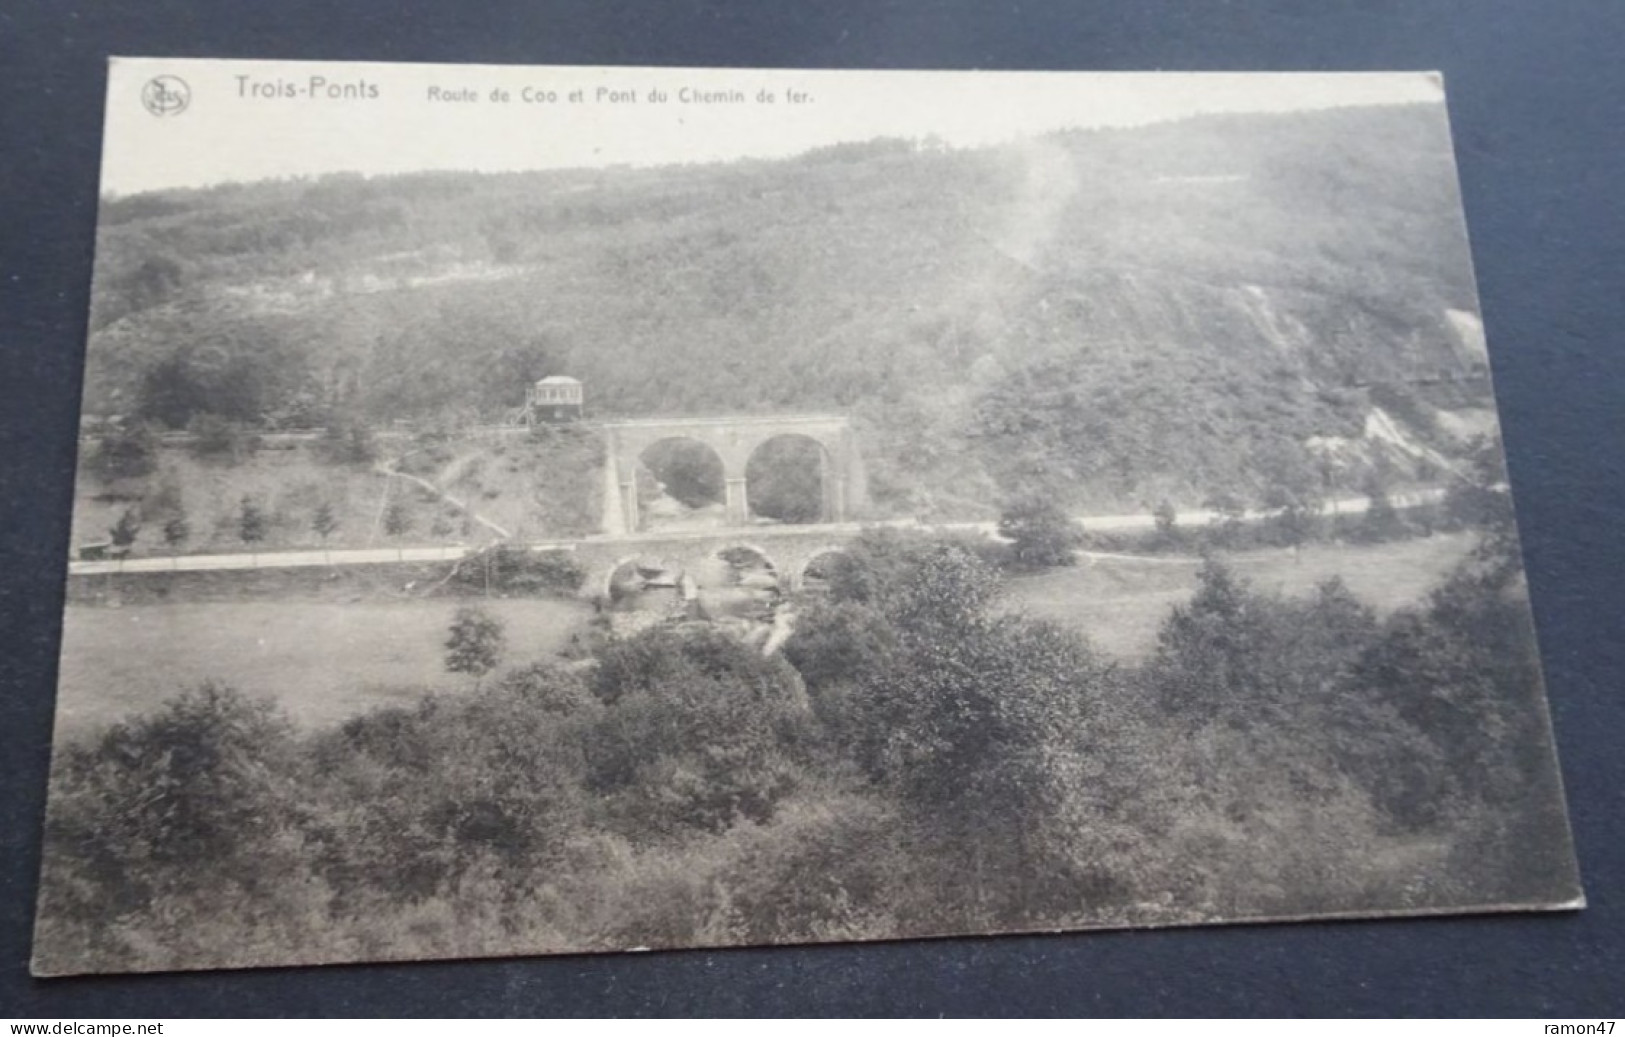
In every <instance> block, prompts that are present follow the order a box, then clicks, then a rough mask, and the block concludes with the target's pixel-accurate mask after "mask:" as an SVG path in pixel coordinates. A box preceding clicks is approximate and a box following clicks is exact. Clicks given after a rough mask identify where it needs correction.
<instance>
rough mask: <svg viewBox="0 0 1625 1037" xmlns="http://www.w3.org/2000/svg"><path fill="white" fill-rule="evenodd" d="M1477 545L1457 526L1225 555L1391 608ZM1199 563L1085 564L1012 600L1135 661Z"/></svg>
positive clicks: (1253, 574)
mask: <svg viewBox="0 0 1625 1037" xmlns="http://www.w3.org/2000/svg"><path fill="white" fill-rule="evenodd" d="M1475 542H1476V538H1475V537H1474V536H1472V535H1471V534H1466V533H1461V534H1452V535H1448V536H1445V535H1441V536H1432V537H1423V538H1418V539H1415V540H1401V541H1395V542H1393V543H1388V544H1374V545H1370V546H1351V545H1333V544H1324V545H1322V544H1317V545H1312V546H1308V547H1305V548H1304V549H1303V552H1302V554H1301V555H1300V556H1298V557H1296V558H1294V557H1293V554H1292V552H1291V551H1283V550H1270V551H1249V552H1245V553H1239V554H1233V555H1228V556H1226V557H1225V561H1226V562H1228V563H1229V564H1230V565H1231V566H1233V567H1234V568H1235V571H1236V572H1237V573H1239V574H1240V575H1241V576H1243V577H1245V578H1246V579H1248V580H1250V581H1251V582H1252V584H1253V586H1254V587H1256V588H1257V589H1259V590H1265V591H1275V592H1279V593H1282V594H1287V595H1302V594H1308V593H1311V592H1312V591H1313V590H1314V589H1315V587H1316V585H1318V584H1320V583H1321V582H1323V581H1325V580H1329V579H1331V578H1332V577H1333V576H1341V577H1342V578H1343V582H1345V583H1347V584H1348V585H1349V589H1350V590H1352V591H1353V592H1354V594H1355V596H1356V597H1358V598H1359V599H1360V600H1361V601H1364V602H1365V603H1366V604H1368V605H1370V606H1372V607H1373V608H1375V609H1377V610H1378V611H1379V612H1382V613H1387V612H1390V611H1392V610H1394V609H1397V608H1400V607H1402V606H1405V605H1410V604H1413V603H1415V602H1417V601H1419V600H1421V598H1422V597H1423V595H1425V594H1426V593H1427V592H1428V591H1429V590H1431V589H1433V588H1434V587H1435V586H1437V585H1438V583H1439V581H1440V580H1441V579H1443V578H1444V576H1445V574H1446V573H1447V572H1449V571H1450V569H1451V568H1452V567H1453V566H1455V565H1456V563H1457V562H1459V561H1461V560H1462V559H1463V558H1464V557H1466V555H1467V553H1468V552H1469V551H1470V550H1472V546H1473V544H1474V543H1475ZM1198 565H1199V563H1198V562H1197V561H1196V560H1194V559H1191V560H1184V559H1174V558H1158V559H1148V560H1144V561H1137V560H1127V559H1100V560H1096V561H1093V562H1090V561H1080V562H1079V563H1078V565H1077V567H1076V568H1070V569H1052V570H1049V571H1048V572H1043V573H1039V574H1037V575H1033V576H1023V577H1019V578H1017V579H1015V580H1012V581H1011V583H1010V588H1009V591H1008V593H1007V600H1008V603H1009V604H1010V606H1011V607H1014V608H1020V609H1023V610H1024V611H1026V612H1027V613H1028V614H1030V615H1033V616H1037V617H1041V618H1044V619H1051V620H1054V621H1056V622H1059V623H1064V624H1066V625H1067V626H1070V627H1073V628H1075V629H1077V630H1081V631H1083V632H1084V633H1085V634H1087V635H1089V637H1090V639H1091V640H1093V641H1094V643H1095V645H1096V646H1097V647H1099V648H1100V649H1101V650H1103V651H1105V652H1108V653H1110V654H1112V655H1116V656H1119V657H1121V658H1124V659H1138V658H1140V657H1142V656H1144V655H1145V653H1147V652H1149V651H1150V650H1151V648H1152V647H1153V646H1154V645H1155V644H1156V640H1157V629H1158V628H1159V627H1160V626H1161V625H1162V621H1163V619H1164V618H1165V617H1166V616H1167V615H1168V610H1169V609H1171V608H1173V607H1174V606H1175V605H1177V604H1180V603H1181V602H1184V601H1186V600H1188V599H1189V597H1190V595H1191V591H1193V590H1194V589H1195V587H1196V570H1197V567H1198Z"/></svg>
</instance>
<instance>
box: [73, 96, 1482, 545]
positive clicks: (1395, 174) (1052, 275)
mask: <svg viewBox="0 0 1625 1037" xmlns="http://www.w3.org/2000/svg"><path fill="white" fill-rule="evenodd" d="M1451 311H1458V314H1457V318H1456V320H1455V321H1454V322H1453V319H1452V317H1451V315H1450V314H1451ZM1474 311H1476V303H1475V298H1474V293H1473V287H1472V284H1471V279H1470V266H1469V261H1468V252H1467V245H1466V238H1465V232H1464V229H1463V227H1462V224H1461V222H1460V217H1459V201H1458V198H1457V195H1456V187H1455V173H1454V168H1453V164H1452V160H1451V154H1450V149H1449V141H1448V135H1447V132H1446V128H1445V124H1444V113H1443V110H1442V108H1436V107H1433V106H1394V107H1381V108H1367V109H1343V110H1331V111H1322V112H1309V113H1295V114H1289V115H1279V114H1271V115H1234V116H1209V117H1202V118H1198V119H1192V120H1187V121H1182V122H1179V123H1171V124H1165V125H1157V126H1149V127H1143V128H1136V129H1111V130H1090V131H1075V132H1068V133H1061V134H1055V135H1050V136H1046V137H1043V138H1038V139H1034V140H1027V141H1021V142H1016V143H1012V144H1009V145H1006V146H1002V147H995V148H984V149H974V150H953V149H947V148H943V147H940V146H937V145H936V144H934V143H921V142H910V141H894V140H881V141H872V142H867V143H855V144H844V145H838V146H834V147H829V148H825V149H820V150H817V151H814V152H810V153H808V154H805V155H802V156H799V157H797V158H793V159H788V160H781V161H743V162H736V163H731V164H726V165H705V166H682V167H664V168H657V169H626V168H616V169H600V170H572V171H556V172H538V173H526V174H512V175H477V174H438V173H437V174H421V175H414V176H405V177H388V178H374V179H365V178H361V177H355V176H333V177H325V178H322V179H319V180H313V181H311V180H301V181H285V182H264V183H256V184H249V185H227V186H222V187H217V188H213V189H208V190H202V191H175V192H163V193H157V194H145V195H137V196H131V197H124V198H112V199H108V200H107V201H106V202H105V204H104V207H103V214H102V226H101V230H100V240H99V247H98V265H97V283H96V292H95V306H94V313H93V319H92V326H93V327H92V337H91V348H90V357H89V364H88V372H87V389H86V412H87V414H91V415H97V416H108V415H115V414H116V415H124V416H127V417H137V418H141V419H145V420H150V421H153V422H156V423H158V424H161V425H165V426H169V427H182V426H185V425H186V424H187V423H188V422H190V421H192V420H193V419H194V418H195V417H196V416H197V415H199V414H202V413H213V414H217V415H220V416H223V417H226V418H229V419H232V420H237V421H242V422H247V423H251V424H256V425H266V426H308V425H318V424H322V423H324V422H326V421H327V420H328V419H329V417H330V416H331V415H332V414H334V413H335V412H343V413H345V414H350V415H357V414H358V415H361V416H363V417H365V418H366V419H368V420H371V421H374V422H384V421H390V420H395V419H411V420H414V421H418V422H436V421H453V422H456V421H468V420H487V421H489V420H500V419H501V418H502V417H503V416H504V414H505V413H507V412H508V411H510V410H511V409H512V408H513V407H515V406H517V405H518V404H519V403H520V402H522V396H523V386H524V384H525V383H526V382H527V381H529V380H532V379H534V378H536V377H539V376H541V375H543V374H547V373H569V374H572V375H574V376H576V377H578V378H581V379H582V380H583V381H584V382H585V383H586V385H587V399H588V406H589V410H590V412H591V414H592V415H593V416H595V417H610V416H644V415H651V414H701V413H735V412H751V411H773V410H779V411H806V410H824V409H831V410H840V411H844V412H848V413H850V414H852V415H853V416H854V418H855V419H856V421H857V423H858V427H859V429H860V435H861V437H862V444H861V445H862V449H863V451H864V453H865V456H866V460H867V463H868V466H869V474H870V482H871V494H872V496H873V497H874V499H875V501H876V502H877V505H878V506H879V507H880V508H881V509H883V510H886V511H889V512H893V513H899V512H913V513H918V514H924V515H948V514H955V515H970V514H977V515H985V514H988V513H990V511H991V509H993V508H994V507H995V506H996V502H997V501H998V500H999V499H1001V498H1003V497H1006V496H1008V495H1009V494H1011V493H1012V492H1015V491H1017V490H1032V489H1042V490H1044V491H1046V492H1049V493H1052V494H1054V495H1056V496H1058V497H1060V498H1062V499H1064V500H1066V501H1068V502H1070V503H1073V504H1078V505H1083V506H1088V505H1097V506H1098V505H1106V504H1122V503H1139V502H1142V501H1144V500H1146V499H1156V498H1158V497H1162V496H1169V497H1172V498H1174V499H1176V500H1189V501H1196V500H1199V499H1201V498H1202V497H1204V496H1207V495H1210V494H1212V493H1214V492H1216V491H1218V490H1221V489H1223V490H1237V489H1238V488H1239V489H1241V490H1247V489H1258V488H1261V487H1262V486H1263V485H1264V484H1265V483H1267V482H1269V481H1271V479H1273V478H1274V477H1275V476H1274V475H1273V474H1272V472H1273V471H1274V470H1276V469H1279V468H1280V467H1282V466H1283V465H1285V466H1287V467H1294V466H1295V467H1299V468H1303V467H1307V466H1309V465H1310V464H1311V463H1312V461H1313V459H1312V458H1311V457H1310V456H1309V455H1308V453H1307V452H1306V448H1305V443H1306V441H1308V440H1310V439H1311V437H1340V438H1342V439H1347V440H1358V439H1359V438H1360V437H1361V436H1362V435H1363V434H1364V432H1363V430H1364V429H1365V426H1366V423H1367V419H1368V417H1369V415H1370V414H1371V412H1372V408H1373V405H1374V402H1373V399H1372V398H1371V397H1372V387H1375V390H1376V392H1378V393H1387V394H1389V395H1390V396H1392V395H1393V394H1394V393H1396V392H1398V393H1399V394H1400V395H1401V396H1402V397H1403V402H1405V403H1406V404H1407V405H1408V406H1409V409H1411V410H1413V411H1414V412H1415V413H1413V414H1412V415H1410V416H1409V417H1410V418H1411V419H1412V420H1410V421H1409V422H1407V421H1406V417H1407V416H1406V415H1393V416H1395V417H1397V418H1399V419H1400V421H1401V423H1402V426H1403V427H1402V429H1401V431H1402V432H1403V433H1404V434H1406V435H1408V436H1413V437H1415V439H1416V441H1417V443H1418V444H1419V445H1420V446H1423V447H1427V448H1432V449H1437V450H1440V451H1442V452H1444V453H1445V454H1447V455H1448V454H1451V453H1452V451H1453V450H1454V449H1455V447H1456V444H1454V443H1453V442H1452V441H1451V440H1450V437H1449V436H1448V434H1447V433H1445V432H1444V431H1442V430H1441V429H1440V428H1439V427H1438V426H1437V424H1436V423H1434V422H1432V421H1430V420H1428V419H1429V416H1430V414H1431V413H1432V407H1431V405H1430V404H1429V403H1427V402H1426V401H1425V400H1421V401H1419V400H1416V399H1414V398H1413V397H1414V395H1415V394H1414V393H1412V392H1410V391H1409V390H1396V389H1395V388H1394V386H1398V385H1401V384H1403V383H1407V382H1410V381H1412V380H1414V379H1415V378H1416V377H1418V376H1421V375H1427V376H1433V375H1436V374H1437V373H1439V372H1440V371H1448V372H1463V373H1471V372H1473V371H1475V370H1478V366H1477V365H1479V364H1480V362H1481V357H1480V356H1479V355H1478V354H1477V353H1476V351H1475V347H1474V344H1473V343H1472V342H1471V341H1464V339H1469V340H1470V338H1471V336H1470V335H1469V336H1464V335H1463V334H1462V332H1461V328H1460V326H1459V321H1460V318H1461V316H1462V314H1463V313H1466V314H1470V313H1472V312H1474ZM1468 319H1469V321H1470V319H1471V318H1468ZM1472 385H1473V386H1474V388H1472V389H1471V390H1469V392H1468V396H1469V398H1466V399H1463V398H1461V397H1460V393H1459V392H1458V397H1457V398H1456V399H1455V400H1454V401H1453V402H1454V403H1456V404H1462V403H1467V404H1471V405H1475V406H1479V407H1483V406H1487V405H1488V397H1487V394H1486V392H1485V389H1484V386H1483V383H1482V382H1476V383H1472ZM1473 393H1476V394H1477V395H1476V396H1473V395H1472V394H1473ZM1385 405H1386V406H1391V403H1390V404H1385ZM1283 457H1285V458H1286V460H1285V461H1283V460H1282V458H1283ZM1401 460H1403V458H1401ZM1368 474H1369V473H1368V472H1366V471H1362V470H1359V466H1358V465H1353V466H1350V467H1348V469H1347V470H1346V471H1340V472H1336V473H1332V475H1331V476H1330V477H1331V478H1334V479H1335V480H1336V481H1337V482H1339V483H1340V484H1342V485H1344V486H1347V487H1349V488H1354V487H1356V486H1357V485H1358V483H1359V482H1360V480H1361V479H1363V478H1365V477H1366V476H1367V475H1368Z"/></svg>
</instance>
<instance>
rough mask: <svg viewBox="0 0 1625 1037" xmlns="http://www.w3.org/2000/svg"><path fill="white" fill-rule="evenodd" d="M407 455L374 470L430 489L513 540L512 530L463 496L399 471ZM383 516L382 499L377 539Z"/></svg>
mask: <svg viewBox="0 0 1625 1037" xmlns="http://www.w3.org/2000/svg"><path fill="white" fill-rule="evenodd" d="M407 456H409V455H407V454H402V455H401V456H400V457H397V458H396V459H395V460H393V461H380V462H378V463H377V464H376V465H374V466H373V470H374V471H376V472H378V473H379V474H380V475H383V476H385V477H388V478H395V479H405V480H406V481H407V482H410V483H413V484H415V485H418V486H421V487H423V488H424V489H425V490H428V491H429V492H430V493H432V494H434V495H435V496H436V497H437V498H439V499H440V500H442V501H444V502H445V503H447V504H450V505H451V506H452V507H454V508H456V509H457V510H458V511H460V512H462V513H463V514H464V515H467V516H468V517H469V518H471V519H473V520H474V521H475V522H478V523H479V524H480V525H482V526H484V527H485V528H486V529H489V530H490V531H491V532H493V533H495V534H496V535H497V536H498V537H500V538H501V539H503V540H512V539H513V534H512V533H511V532H509V531H508V530H506V529H503V528H502V527H501V526H499V525H497V524H496V523H495V522H492V521H491V520H490V519H488V518H486V517H485V516H484V515H481V514H480V513H479V512H477V511H475V510H474V509H473V508H472V507H471V506H470V505H469V503H468V502H467V501H465V500H463V499H462V498H461V497H458V496H456V495H455V494H451V493H447V492H446V491H445V490H442V489H441V488H440V487H438V486H436V485H435V484H434V483H432V482H430V481H429V480H427V479H422V478H419V477H418V476H416V475H409V474H408V473H406V472H402V471H399V470H398V469H396V467H395V466H396V465H398V464H400V463H401V462H402V461H404V460H405V459H406V458H407ZM384 499H385V500H388V499H389V495H388V494H385V495H384ZM383 517H384V504H383V502H382V501H380V502H379V507H378V515H377V517H376V518H375V519H374V520H373V537H374V538H375V539H376V537H377V535H378V525H379V523H380V522H382V521H383Z"/></svg>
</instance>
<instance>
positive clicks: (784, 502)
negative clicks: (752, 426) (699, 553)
mask: <svg viewBox="0 0 1625 1037" xmlns="http://www.w3.org/2000/svg"><path fill="white" fill-rule="evenodd" d="M834 469H835V465H834V462H833V459H832V458H831V456H830V450H829V447H827V446H825V445H824V443H823V442H821V441H820V440H819V439H817V438H816V437H814V436H809V435H807V434H806V433H804V432H781V433H779V434H778V435H774V436H769V437H768V438H766V439H764V440H762V441H761V442H760V443H758V444H756V447H755V448H754V449H753V450H751V452H750V456H749V457H747V458H746V459H745V487H746V493H747V497H748V499H749V504H750V512H751V514H752V515H754V516H757V517H759V518H763V519H768V520H771V521H776V522H784V523H787V524H790V525H801V524H807V523H813V522H832V521H834V520H835V511H836V507H837V506H836V502H835V500H834V499H833V497H834V489H835V486H834V481H833V480H832V479H831V474H832V473H833V471H834Z"/></svg>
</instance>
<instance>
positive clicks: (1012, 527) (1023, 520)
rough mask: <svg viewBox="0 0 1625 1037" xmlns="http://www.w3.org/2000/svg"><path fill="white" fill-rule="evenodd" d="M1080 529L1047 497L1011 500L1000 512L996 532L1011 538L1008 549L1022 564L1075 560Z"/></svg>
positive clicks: (1032, 566) (1045, 564) (1041, 565)
mask: <svg viewBox="0 0 1625 1037" xmlns="http://www.w3.org/2000/svg"><path fill="white" fill-rule="evenodd" d="M1081 532H1082V531H1081V530H1080V529H1079V528H1078V525H1077V523H1076V522H1074V521H1072V518H1071V517H1070V516H1069V515H1067V513H1066V512H1065V511H1064V510H1062V508H1061V506H1060V505H1058V504H1056V503H1055V502H1054V501H1053V500H1051V499H1049V498H1047V497H1038V496H1028V497H1024V498H1020V499H1018V500H1015V501H1012V502H1011V503H1009V504H1007V505H1006V506H1005V508H1004V511H1003V513H1002V514H1000V516H999V535H1000V536H1002V537H1004V538H1005V539H1007V540H1009V541H1010V542H1011V553H1012V555H1013V556H1014V559H1015V562H1016V564H1017V565H1018V566H1020V567H1022V568H1028V569H1040V568H1045V567H1048V566H1055V565H1072V564H1074V563H1075V562H1076V561H1077V559H1076V557H1075V555H1074V553H1073V552H1074V551H1076V549H1077V547H1078V544H1079V542H1080V538H1081Z"/></svg>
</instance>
